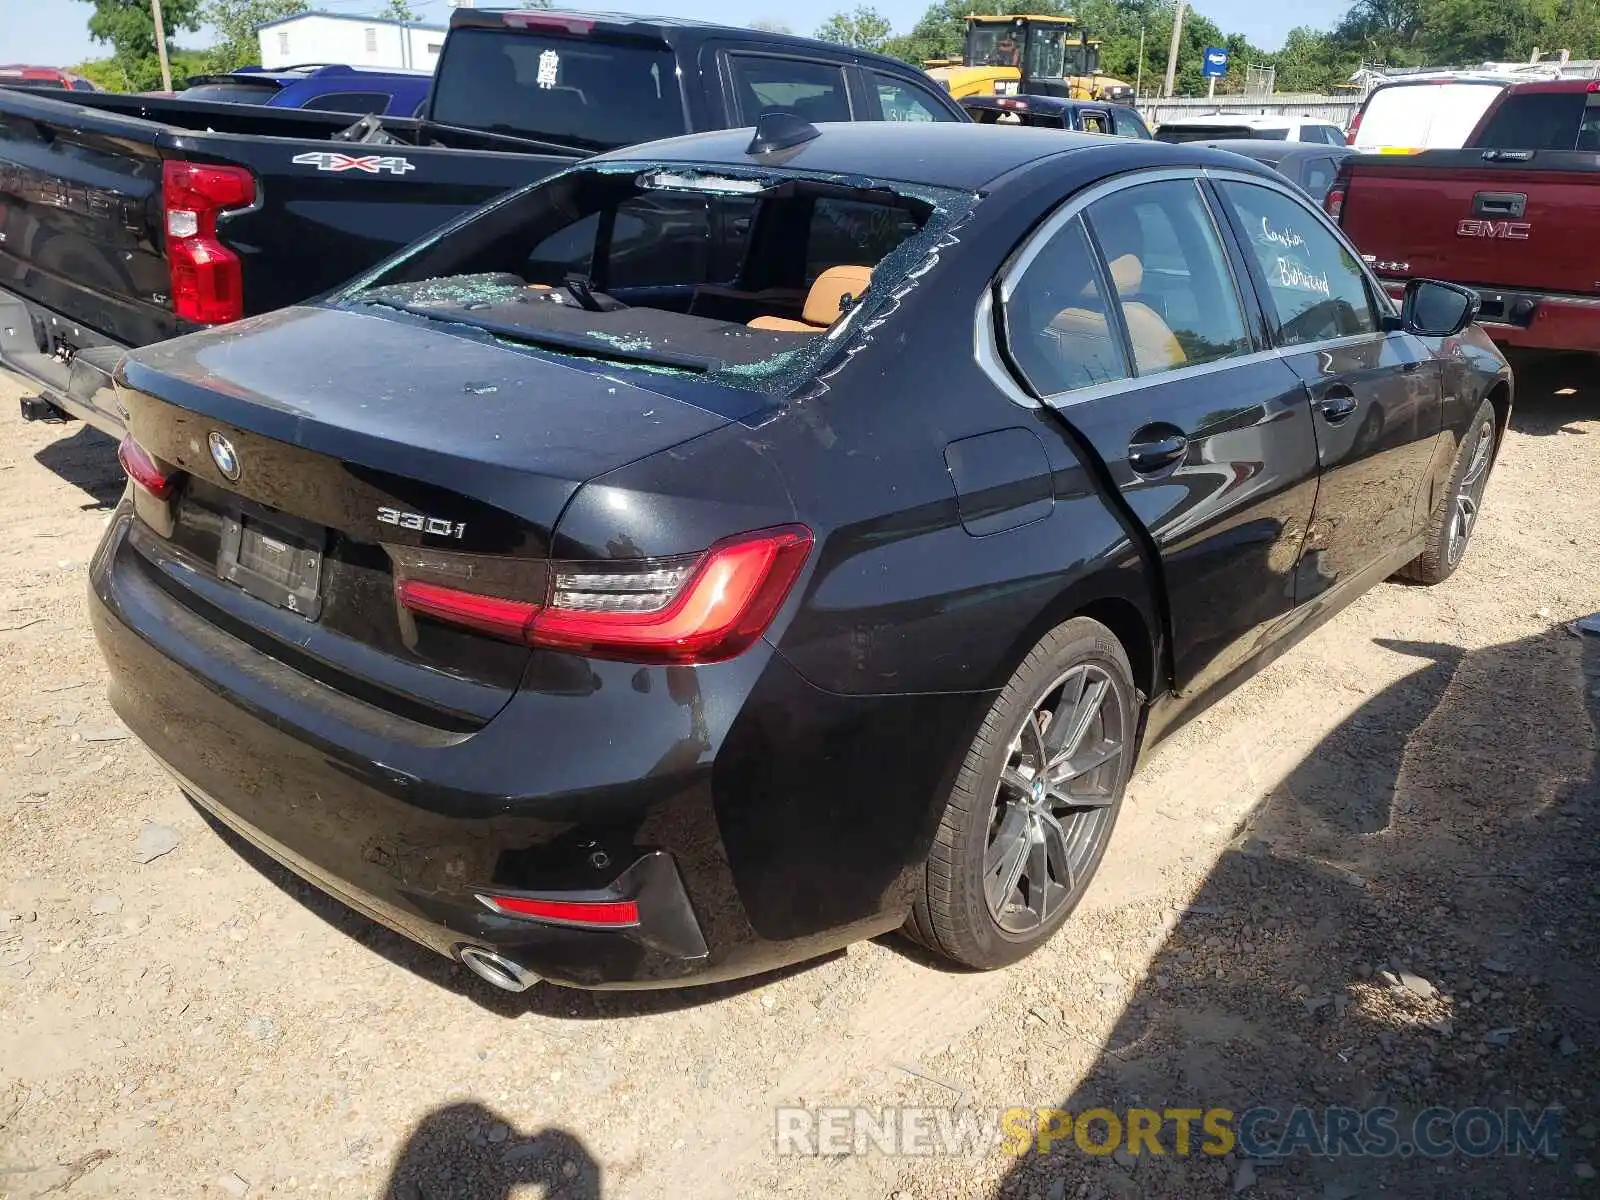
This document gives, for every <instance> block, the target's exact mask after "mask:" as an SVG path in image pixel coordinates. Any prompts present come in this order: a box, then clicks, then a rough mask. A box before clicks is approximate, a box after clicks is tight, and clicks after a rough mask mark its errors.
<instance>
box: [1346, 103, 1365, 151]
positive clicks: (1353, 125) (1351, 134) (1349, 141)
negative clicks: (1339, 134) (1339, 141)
mask: <svg viewBox="0 0 1600 1200" xmlns="http://www.w3.org/2000/svg"><path fill="white" fill-rule="evenodd" d="M1363 107H1365V106H1363ZM1360 132H1361V109H1359V108H1358V109H1356V115H1355V119H1354V120H1352V121H1351V122H1350V129H1349V130H1348V132H1346V133H1345V135H1344V144H1345V145H1346V146H1354V145H1355V144H1356V134H1358V133H1360Z"/></svg>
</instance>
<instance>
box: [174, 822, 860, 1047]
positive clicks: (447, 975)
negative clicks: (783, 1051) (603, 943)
mask: <svg viewBox="0 0 1600 1200" xmlns="http://www.w3.org/2000/svg"><path fill="white" fill-rule="evenodd" d="M189 803H190V807H192V808H193V809H194V811H195V812H196V813H197V814H199V816H200V818H201V819H202V820H204V821H205V823H206V824H207V826H209V827H210V829H211V831H212V832H213V833H215V834H216V835H217V836H218V837H219V838H220V839H222V841H223V842H224V843H225V844H226V845H227V846H228V848H229V849H230V850H232V851H233V852H234V853H235V854H237V855H238V856H239V857H240V858H242V859H244V860H245V862H246V863H248V864H249V865H250V866H251V867H253V868H254V869H255V870H256V871H258V872H260V874H261V875H262V876H264V877H265V878H266V879H267V880H268V881H269V882H270V883H272V885H273V886H274V887H276V888H277V889H278V890H279V891H280V892H282V893H283V894H284V895H286V896H288V897H289V898H290V899H292V900H293V901H295V903H297V904H299V905H300V906H301V907H302V908H304V909H306V910H307V911H308V912H311V913H313V914H315V915H316V916H317V917H319V918H321V919H322V920H323V921H325V922H326V923H327V924H329V925H331V926H332V927H333V928H334V929H336V930H337V931H338V932H340V933H342V934H344V935H345V936H346V937H347V938H349V939H350V940H351V941H354V942H357V943H359V944H360V945H362V946H364V947H365V948H366V949H368V950H370V951H372V952H373V953H374V954H377V955H380V956H381V957H383V958H385V959H387V960H388V961H389V962H391V963H393V964H394V965H395V966H397V967H400V968H401V969H403V970H406V971H409V972H411V974H413V975H417V976H420V977H421V978H423V979H426V980H427V981H428V982H429V983H432V984H434V985H435V986H437V987H441V988H443V989H445V990H446V991H449V992H454V993H455V994H456V995H458V996H462V997H464V998H465V999H468V1000H471V1001H472V1002H473V1003H474V1004H476V1005H477V1006H478V1007H480V1008H483V1009H486V1010H488V1011H489V1012H492V1013H495V1014H497V1015H499V1016H503V1017H508V1018H513V1019H514V1018H516V1017H520V1016H522V1015H524V1014H526V1013H533V1014H535V1015H538V1016H544V1017H550V1018H555V1019H560V1020H568V1021H573V1020H576V1021H606V1020H614V1019H618V1018H626V1017H640V1016H653V1015H657V1014H662V1013H673V1012H681V1011H683V1010H684V1009H689V1008H696V1007H698V1006H700V1005H702V1004H712V1003H715V1002H717V1001H719V1000H725V999H728V998H729V997H732V996H737V995H740V994H742V993H744V992H748V991H753V990H755V989H757V988H761V987H764V986H766V985H767V984H769V983H774V982H776V981H778V980H780V979H786V978H788V977H789V976H791V975H796V974H800V973H802V972H804V971H807V970H810V969H812V968H814V967H817V966H819V965H820V964H822V963H826V962H830V961H832V960H834V959H837V958H839V957H840V956H841V955H842V954H843V951H837V952H835V953H833V954H829V955H824V956H822V957H820V958H814V959H810V960H808V961H806V962H803V963H796V964H794V965H793V966H789V967H780V968H778V969H776V970H773V971H765V972H762V973H761V974H759V975H749V976H746V977H744V978H742V979H732V980H727V981H724V982H720V983H704V984H697V985H694V986H691V987H678V988H637V989H626V990H615V991H588V990H585V989H582V988H571V987H561V986H559V985H556V984H550V983H538V984H535V985H534V986H533V987H531V988H529V989H528V990H527V991H525V992H508V991H504V990H503V989H500V988H497V987H494V986H492V985H491V984H488V983H486V982H484V981H483V980H482V979H480V978H478V976H476V975H474V974H473V973H472V972H471V971H469V970H468V969H467V968H466V967H464V966H462V965H461V964H460V963H458V962H456V961H454V960H453V959H449V958H446V957H444V956H443V955H442V954H438V953H435V952H434V951H433V950H430V949H428V948H427V947H425V946H421V945H418V944H417V943H416V942H413V941H412V940H411V939H410V938H407V937H404V936H402V935H401V934H398V933H396V932H394V931H393V930H392V929H390V928H388V926H386V925H380V924H379V923H378V922H376V921H374V920H372V919H371V918H369V917H366V916H364V915H363V914H361V913H358V912H356V911H355V910H354V909H352V908H350V907H348V906H347V905H345V904H343V903H342V902H340V901H339V900H337V899H335V898H334V897H333V896H330V895H328V894H327V893H326V892H324V891H322V890H321V889H319V888H317V887H314V886H313V885H311V884H309V883H307V882H306V881H305V880H303V879H301V878H300V876H298V875H296V874H295V873H294V872H293V871H291V870H289V869H288V868H287V867H285V866H284V865H283V864H282V863H280V862H278V860H277V859H275V858H273V857H272V856H270V855H268V854H266V853H265V852H263V851H262V850H260V849H258V848H257V847H256V846H255V845H253V844H252V843H250V842H248V841H246V840H245V839H244V838H242V837H240V836H239V834H237V833H235V832H234V831H233V830H232V829H230V828H229V827H228V826H226V825H224V824H223V823H222V822H221V821H219V820H217V818H216V817H215V816H213V815H212V814H211V813H210V812H208V811H207V810H206V809H205V808H204V807H203V806H201V805H199V804H196V803H194V801H193V800H190V802H189Z"/></svg>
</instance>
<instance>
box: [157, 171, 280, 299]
mask: <svg viewBox="0 0 1600 1200" xmlns="http://www.w3.org/2000/svg"><path fill="white" fill-rule="evenodd" d="M255 199H256V182H255V177H254V176H252V175H251V174H250V172H249V171H247V170H245V169H244V168H243V167H210V166H203V165H201V164H199V163H188V162H171V161H169V162H167V163H165V164H163V166H162V169H161V202H162V208H163V210H164V211H165V213H166V230H167V239H166V241H167V245H166V249H167V266H168V269H169V271H170V272H171V276H172V311H173V313H174V314H176V315H177V316H179V317H182V318H183V319H184V320H186V321H194V322H197V323H200V324H207V325H214V324H219V323H221V322H225V321H237V320H238V319H239V318H240V317H242V316H244V277H243V271H242V269H241V267H240V264H239V256H238V255H237V254H235V253H234V252H233V251H232V250H230V249H228V247H227V246H224V245H223V244H222V242H221V240H220V239H219V238H218V237H217V216H218V214H220V213H223V212H226V211H227V210H228V209H233V208H248V207H249V206H250V205H252V204H254V203H255Z"/></svg>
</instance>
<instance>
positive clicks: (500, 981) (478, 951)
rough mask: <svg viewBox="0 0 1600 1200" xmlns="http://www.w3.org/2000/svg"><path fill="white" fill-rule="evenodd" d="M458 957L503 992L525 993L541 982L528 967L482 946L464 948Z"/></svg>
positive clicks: (475, 973)
mask: <svg viewBox="0 0 1600 1200" xmlns="http://www.w3.org/2000/svg"><path fill="white" fill-rule="evenodd" d="M457 955H458V957H459V958H460V959H461V962H462V964H463V965H464V966H466V968H467V969H468V970H469V971H471V972H472V973H473V974H474V975H476V976H477V977H478V978H479V979H481V980H483V981H484V982H485V983H492V984H494V986H495V987H497V988H500V989H501V990H502V991H507V992H525V991H527V990H528V989H529V988H531V987H532V986H533V985H534V984H536V983H538V982H539V977H538V976H537V975H535V974H534V973H533V972H532V971H530V970H528V969H527V968H526V967H523V966H519V965H518V964H517V963H514V962H512V961H511V960H510V959H509V958H506V957H504V956H503V955H500V954H496V953H495V952H494V951H492V950H485V949H483V948H482V947H481V946H463V947H462V948H461V949H460V950H459V951H458V952H457Z"/></svg>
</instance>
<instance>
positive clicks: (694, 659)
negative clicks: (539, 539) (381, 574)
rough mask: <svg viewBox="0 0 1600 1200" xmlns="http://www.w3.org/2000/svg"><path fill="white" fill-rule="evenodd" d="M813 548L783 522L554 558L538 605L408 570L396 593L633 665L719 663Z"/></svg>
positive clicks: (774, 608) (769, 614)
mask: <svg viewBox="0 0 1600 1200" xmlns="http://www.w3.org/2000/svg"><path fill="white" fill-rule="evenodd" d="M810 552H811V531H810V530H809V529H807V528H806V527H805V526H803V525H784V526H780V527H778V528H775V529H763V530H759V531H757V532H755V533H746V534H740V535H739V536H737V537H731V538H725V539H723V540H722V541H720V542H717V543H716V544H715V545H713V546H712V547H711V548H710V549H709V550H707V551H706V552H705V553H704V554H697V555H688V556H683V557H679V558H671V559H645V560H637V561H634V562H582V563H575V562H555V563H551V564H550V575H549V581H548V584H547V585H546V594H545V595H544V597H543V598H542V600H541V601H540V602H532V601H528V600H520V599H506V598H502V597H498V596H490V595H485V594H483V593H479V592H473V591H470V590H467V589H463V588H457V587H455V586H452V585H449V584H441V583H433V582H424V581H422V580H417V579H409V578H404V577H397V579H396V584H395V594H396V596H397V597H398V598H399V601H400V603H401V605H403V606H404V607H405V608H407V609H409V610H410V611H411V612H413V613H417V614H419V615H422V616H426V617H431V618H434V619H436V620H440V621H445V622H448V623H450V624H454V625H461V626H464V627H466V628H469V629H476V630H478V631H480V632H482V633H488V634H491V635H493V636H495V637H499V638H504V639H506V640H508V641H517V642H524V643H526V644H528V645H530V646H544V647H550V648H553V649H560V650H571V651H574V652H576V653H580V654H589V655H594V656H596V657H600V658H619V659H624V660H627V661H630V662H659V663H709V662H721V661H723V660H725V659H729V658H733V657H734V656H735V655H737V654H740V653H742V652H743V651H744V650H745V649H746V648H747V647H748V646H749V645H750V644H751V643H752V642H754V641H755V640H756V639H757V638H758V637H760V636H761V635H762V633H764V632H765V631H766V628H767V626H768V625H769V624H771V622H772V618H773V617H774V616H776V615H777V612H778V608H779V607H780V606H781V605H782V604H783V601H784V597H786V596H787V595H788V594H789V589H790V588H791V587H792V586H793V585H794V581H795V579H796V578H797V577H798V576H799V574H800V570H801V568H802V567H804V566H805V561H806V556H807V555H808V554H809V553H810ZM397 561H399V560H398V559H397Z"/></svg>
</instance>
